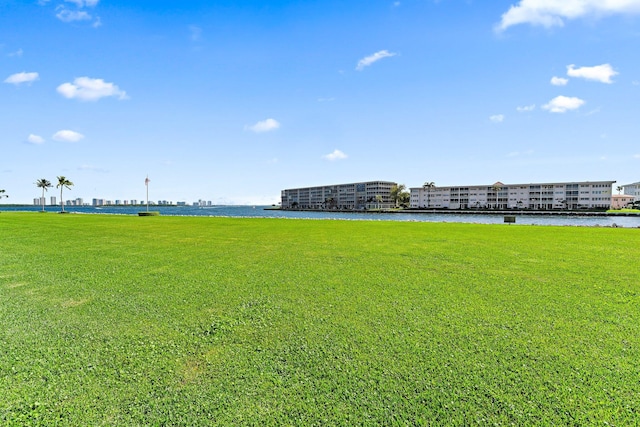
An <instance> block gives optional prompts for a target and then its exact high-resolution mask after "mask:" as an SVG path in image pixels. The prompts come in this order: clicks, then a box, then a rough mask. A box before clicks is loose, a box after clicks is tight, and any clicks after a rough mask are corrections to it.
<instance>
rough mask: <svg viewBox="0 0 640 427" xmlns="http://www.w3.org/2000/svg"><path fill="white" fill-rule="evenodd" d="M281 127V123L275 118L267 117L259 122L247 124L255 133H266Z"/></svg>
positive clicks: (248, 128)
mask: <svg viewBox="0 0 640 427" xmlns="http://www.w3.org/2000/svg"><path fill="white" fill-rule="evenodd" d="M279 128H280V123H279V122H278V121H277V120H275V119H266V120H262V121H259V122H257V123H256V124H254V125H251V126H246V127H245V129H247V130H250V131H252V132H255V133H264V132H270V131H274V130H276V129H279Z"/></svg>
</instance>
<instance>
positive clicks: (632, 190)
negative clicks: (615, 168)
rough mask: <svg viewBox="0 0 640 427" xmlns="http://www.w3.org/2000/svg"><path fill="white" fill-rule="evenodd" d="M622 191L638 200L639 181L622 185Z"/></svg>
mask: <svg viewBox="0 0 640 427" xmlns="http://www.w3.org/2000/svg"><path fill="white" fill-rule="evenodd" d="M622 192H623V193H624V194H625V195H626V196H634V197H635V200H640V182H634V183H633V184H627V185H623V186H622Z"/></svg>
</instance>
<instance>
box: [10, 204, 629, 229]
mask: <svg viewBox="0 0 640 427" xmlns="http://www.w3.org/2000/svg"><path fill="white" fill-rule="evenodd" d="M265 208H267V209H265ZM41 209H42V208H41V207H39V206H10V205H0V212H2V211H32V212H33V211H39V210H41ZM149 209H150V210H153V211H158V212H160V215H169V216H210V217H245V218H295V219H316V220H331V219H334V220H367V221H415V222H463V223H476V224H503V223H504V216H505V213H496V214H493V213H482V214H475V213H463V214H462V213H441V212H420V213H419V212H400V213H388V212H326V211H323V212H319V211H283V210H278V209H268V207H267V206H207V207H196V206H151V207H150V208H149ZM45 210H46V211H48V212H59V211H60V207H58V206H46V207H45ZM145 210H146V208H145V207H141V206H99V207H94V206H65V211H67V212H70V213H76V214H111V215H138V212H141V211H145ZM508 215H513V216H515V220H516V224H520V225H560V226H592V227H595V226H601V227H613V226H618V227H633V228H640V215H635V216H591V215H588V214H585V215H579V214H572V215H559V214H558V213H557V212H556V213H553V214H548V215H545V214H535V215H532V214H531V213H521V214H519V213H518V212H513V213H511V212H509V213H508Z"/></svg>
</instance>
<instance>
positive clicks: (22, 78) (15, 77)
mask: <svg viewBox="0 0 640 427" xmlns="http://www.w3.org/2000/svg"><path fill="white" fill-rule="evenodd" d="M39 78H40V76H39V74H38V73H25V72H22V73H16V74H12V75H10V76H9V77H7V78H6V79H5V80H4V82H5V83H11V84H14V85H19V84H22V83H31V82H34V81H36V80H38V79H39Z"/></svg>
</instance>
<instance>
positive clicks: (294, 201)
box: [281, 181, 397, 210]
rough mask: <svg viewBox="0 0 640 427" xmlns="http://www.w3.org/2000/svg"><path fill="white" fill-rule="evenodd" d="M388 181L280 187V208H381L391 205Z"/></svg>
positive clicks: (390, 183)
mask: <svg viewBox="0 0 640 427" xmlns="http://www.w3.org/2000/svg"><path fill="white" fill-rule="evenodd" d="M395 185H397V184H396V183H395V182H389V181H369V182H356V183H351V184H337V185H324V186H319V187H306V188H292V189H287V190H282V194H281V207H282V209H325V210H327V209H349V210H362V209H381V208H391V207H393V201H392V200H391V188H392V187H393V186H395Z"/></svg>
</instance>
